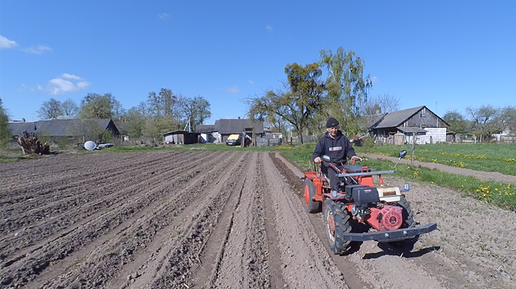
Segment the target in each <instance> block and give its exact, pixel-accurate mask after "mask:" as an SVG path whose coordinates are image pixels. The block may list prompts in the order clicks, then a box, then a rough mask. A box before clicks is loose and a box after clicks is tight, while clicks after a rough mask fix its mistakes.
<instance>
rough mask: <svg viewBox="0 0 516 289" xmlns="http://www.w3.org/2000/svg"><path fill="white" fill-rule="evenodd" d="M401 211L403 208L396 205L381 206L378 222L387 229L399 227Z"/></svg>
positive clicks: (401, 221)
mask: <svg viewBox="0 0 516 289" xmlns="http://www.w3.org/2000/svg"><path fill="white" fill-rule="evenodd" d="M402 212H403V209H402V208H401V207H398V206H385V207H383V208H382V209H381V210H380V213H379V214H381V215H382V219H381V220H380V224H381V225H382V227H383V229H385V230H387V231H389V230H396V229H399V228H400V227H401V224H402V223H403V215H402Z"/></svg>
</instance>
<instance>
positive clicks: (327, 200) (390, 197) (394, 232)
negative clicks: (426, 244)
mask: <svg viewBox="0 0 516 289" xmlns="http://www.w3.org/2000/svg"><path fill="white" fill-rule="evenodd" d="M406 154H407V152H406V151H405V150H403V151H402V152H400V155H399V159H401V158H403V157H405V155H406ZM323 160H324V161H325V162H326V163H327V164H329V165H330V166H331V168H330V169H334V170H336V171H337V173H338V176H339V180H340V184H339V188H340V189H339V192H338V193H337V195H336V196H335V195H331V188H330V184H329V180H328V178H327V177H326V176H325V175H324V174H322V173H321V172H320V171H318V170H316V169H315V171H314V172H307V173H305V201H306V209H307V211H308V212H310V213H317V212H320V211H321V206H322V211H323V216H324V226H325V231H326V235H327V237H328V241H329V243H330V248H331V249H332V250H333V252H335V253H337V254H342V253H345V252H346V251H347V250H348V249H349V247H350V243H351V242H352V241H370V240H374V241H378V242H389V243H390V244H392V245H396V246H412V245H413V244H414V243H415V242H416V241H417V240H418V238H419V235H421V234H424V233H429V232H431V231H433V230H435V229H437V224H435V223H431V224H428V225H426V226H422V227H416V223H415V221H414V212H413V211H412V209H411V208H410V205H409V202H408V201H407V200H406V199H405V195H404V194H402V193H404V192H408V191H409V190H410V187H409V185H408V184H407V185H405V187H404V188H403V189H402V190H400V188H399V187H394V186H387V185H386V184H385V182H384V181H383V178H382V175H384V174H392V173H394V171H376V172H371V170H370V169H369V168H367V167H362V166H360V165H354V164H353V165H345V166H344V168H343V170H339V169H338V168H337V167H335V166H333V165H332V164H331V163H329V158H328V157H326V156H323ZM373 176H376V177H377V178H378V186H374V184H373V181H374V180H373ZM409 249H411V247H410V248H409Z"/></svg>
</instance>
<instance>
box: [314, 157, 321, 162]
mask: <svg viewBox="0 0 516 289" xmlns="http://www.w3.org/2000/svg"><path fill="white" fill-rule="evenodd" d="M321 162H322V159H321V158H320V157H316V158H315V159H314V163H316V164H318V163H321Z"/></svg>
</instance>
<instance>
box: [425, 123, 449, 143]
mask: <svg viewBox="0 0 516 289" xmlns="http://www.w3.org/2000/svg"><path fill="white" fill-rule="evenodd" d="M425 130H426V131H427V133H426V139H425V143H440V142H446V128H429V127H427V128H425Z"/></svg>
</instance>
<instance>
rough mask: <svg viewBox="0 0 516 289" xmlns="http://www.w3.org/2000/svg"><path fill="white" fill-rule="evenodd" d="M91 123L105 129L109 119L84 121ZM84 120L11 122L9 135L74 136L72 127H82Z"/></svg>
mask: <svg viewBox="0 0 516 289" xmlns="http://www.w3.org/2000/svg"><path fill="white" fill-rule="evenodd" d="M86 121H90V122H93V123H94V124H96V125H98V126H99V127H101V128H105V129H106V128H107V127H108V126H109V123H110V122H111V119H95V120H86ZM83 122H84V120H81V119H51V120H40V121H35V122H11V123H8V124H7V125H8V127H9V130H10V131H11V135H13V136H17V135H20V134H21V133H22V132H23V131H27V132H29V133H35V134H36V135H42V134H43V135H48V136H55V137H61V136H74V135H76V134H75V133H74V132H73V128H74V125H82V123H83Z"/></svg>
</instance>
